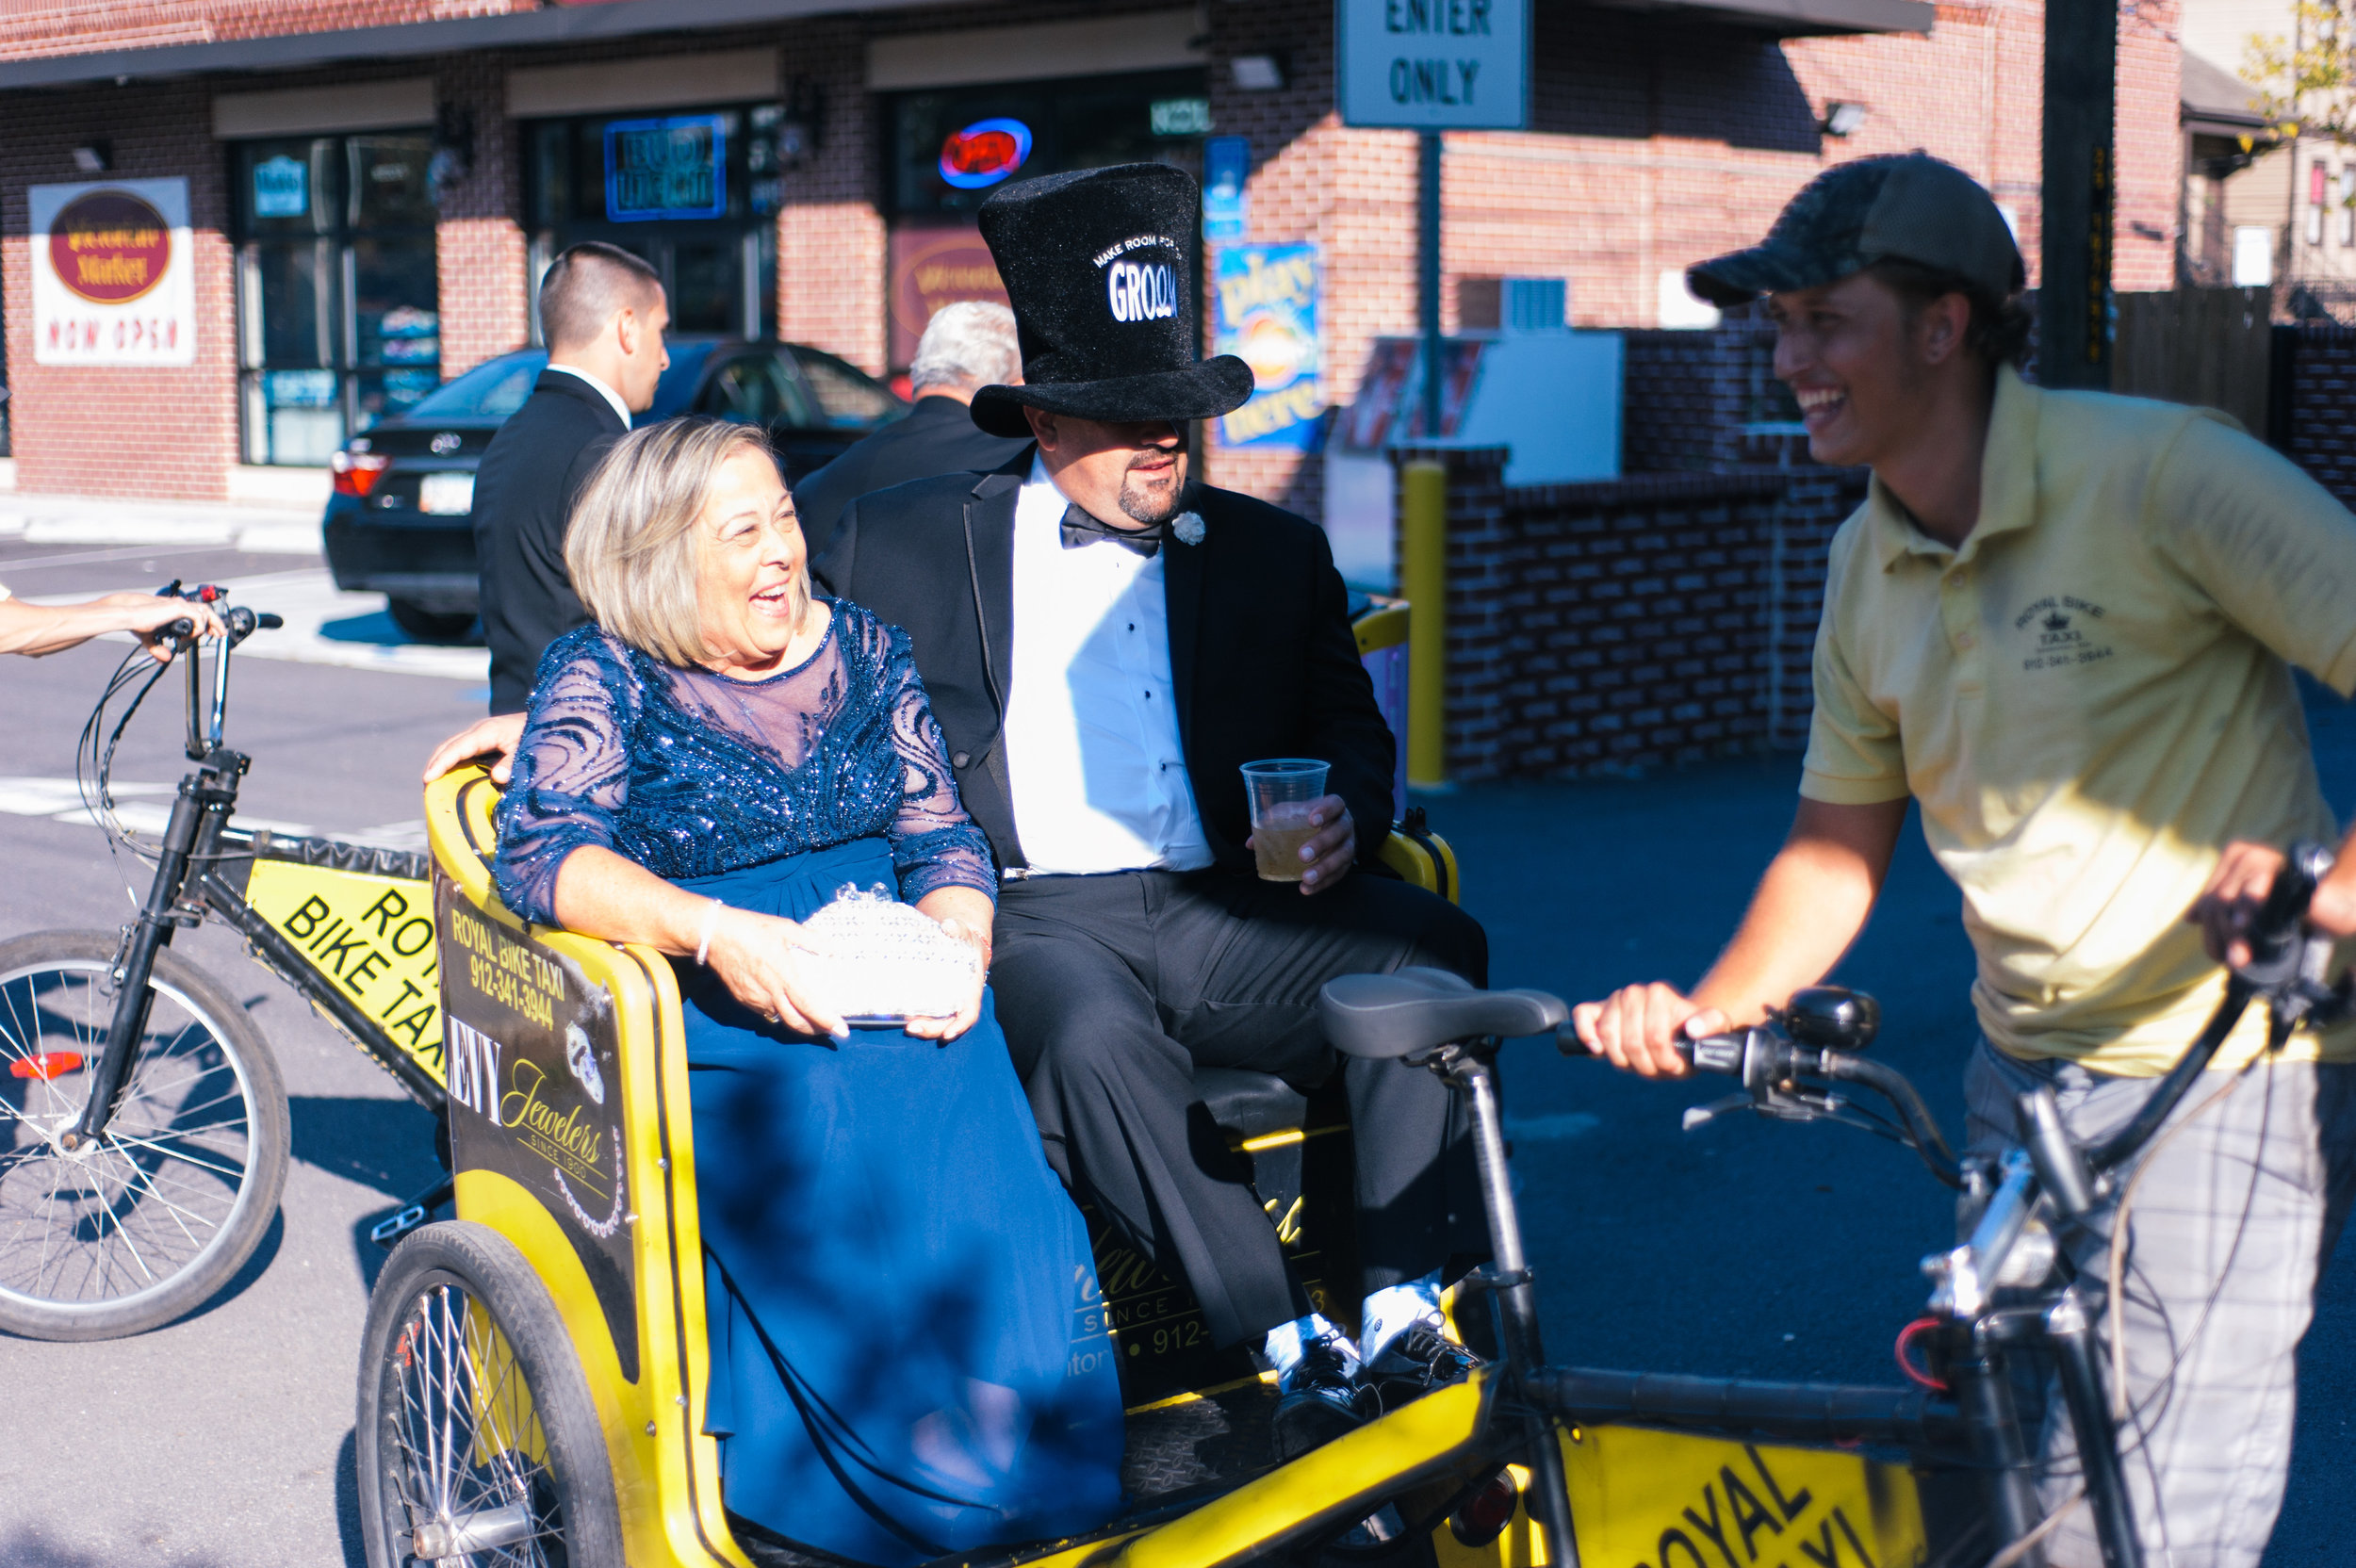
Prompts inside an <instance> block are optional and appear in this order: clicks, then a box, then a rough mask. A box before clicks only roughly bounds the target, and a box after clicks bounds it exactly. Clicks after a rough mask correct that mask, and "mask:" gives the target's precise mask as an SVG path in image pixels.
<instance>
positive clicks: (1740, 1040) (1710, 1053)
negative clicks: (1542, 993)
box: [1554, 1023, 1749, 1078]
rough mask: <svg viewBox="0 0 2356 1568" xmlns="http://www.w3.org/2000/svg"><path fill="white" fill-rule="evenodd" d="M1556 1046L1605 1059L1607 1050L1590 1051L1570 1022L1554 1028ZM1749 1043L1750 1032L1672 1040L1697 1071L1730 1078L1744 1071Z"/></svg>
mask: <svg viewBox="0 0 2356 1568" xmlns="http://www.w3.org/2000/svg"><path fill="white" fill-rule="evenodd" d="M1554 1044H1555V1048H1556V1049H1557V1050H1559V1051H1561V1052H1562V1054H1564V1055H1565V1056H1592V1057H1595V1058H1596V1059H1598V1060H1600V1059H1601V1057H1602V1055H1603V1053H1601V1052H1599V1051H1590V1050H1589V1049H1587V1042H1586V1041H1585V1040H1582V1039H1580V1038H1579V1033H1578V1030H1577V1029H1576V1028H1575V1027H1573V1026H1572V1025H1571V1024H1569V1023H1564V1024H1562V1026H1561V1027H1560V1028H1558V1029H1556V1030H1555V1032H1554ZM1748 1044H1749V1037H1748V1036H1747V1035H1704V1036H1703V1037H1701V1038H1700V1039H1692V1038H1689V1037H1686V1036H1684V1035H1681V1034H1680V1035H1678V1036H1677V1038H1676V1039H1675V1041H1673V1042H1672V1049H1674V1050H1675V1051H1676V1052H1677V1055H1678V1057H1679V1058H1680V1059H1681V1060H1682V1061H1683V1062H1684V1063H1685V1065H1686V1066H1687V1067H1690V1068H1692V1069H1693V1070H1694V1071H1696V1072H1717V1073H1724V1074H1725V1075H1726V1076H1727V1077H1729V1078H1739V1077H1741V1076H1742V1053H1743V1051H1744V1050H1745V1049H1746V1048H1747V1046H1748Z"/></svg>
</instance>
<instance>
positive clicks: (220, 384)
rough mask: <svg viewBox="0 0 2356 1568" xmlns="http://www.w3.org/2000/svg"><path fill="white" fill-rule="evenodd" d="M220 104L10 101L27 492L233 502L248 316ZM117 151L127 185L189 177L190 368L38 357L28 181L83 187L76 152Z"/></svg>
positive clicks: (9, 203)
mask: <svg viewBox="0 0 2356 1568" xmlns="http://www.w3.org/2000/svg"><path fill="white" fill-rule="evenodd" d="M209 101H210V100H209V96H208V94H207V92H206V91H205V89H203V88H200V87H195V86H184V85H179V84H173V85H170V86H164V87H155V88H149V89H146V90H142V91H140V92H138V93H136V94H126V93H121V92H118V91H116V90H114V89H112V88H105V89H100V90H95V91H90V90H77V91H61V92H57V93H36V94H22V93H20V94H15V95H12V96H9V97H6V98H0V288H5V290H6V296H5V316H6V319H7V325H8V372H9V374H8V392H9V400H8V422H9V437H10V442H11V448H12V449H13V450H14V452H15V454H16V464H17V482H18V483H19V484H20V485H21V486H22V487H23V488H25V489H27V490H53V491H54V490H66V491H79V492H82V493H84V494H87V495H93V496H125V497H139V498H163V497H170V498H178V499H188V500H225V499H227V498H228V494H229V474H230V470H231V468H232V466H234V465H235V464H236V462H237V342H236V332H235V322H236V313H235V311H234V309H233V306H232V294H231V281H230V280H231V270H232V269H231V256H230V246H229V241H228V239H227V238H226V231H227V228H228V219H229V211H228V191H227V189H226V188H225V178H224V173H223V166H222V160H221V158H220V157H218V156H211V155H208V156H205V157H202V158H196V159H191V158H190V157H189V156H188V145H189V140H190V138H191V136H198V137H203V138H205V148H206V151H207V152H208V153H210V151H211V147H210V138H209V131H210V128H211V127H210V125H209V123H208V122H207V115H208V104H209ZM94 137H104V138H106V139H108V140H110V141H111V142H112V143H113V146H114V172H115V173H116V174H117V175H118V176H120V177H122V178H123V179H127V180H137V179H155V178H163V177H170V176H180V177H185V178H186V179H187V180H188V219H189V227H190V230H191V236H192V243H193V248H194V252H195V253H194V254H193V255H192V256H190V257H188V261H189V263H190V264H191V265H192V266H193V267H194V269H195V282H196V363H195V364H194V365H193V366H190V367H188V368H185V369H177V368H169V369H147V368H139V369H95V368H68V367H61V366H45V365H39V364H36V363H34V358H33V272H32V253H31V246H30V241H29V239H28V236H29V234H30V232H31V226H32V217H31V212H30V209H29V205H28V201H27V197H26V187H27V186H31V185H48V184H55V183H59V182H65V181H74V180H83V179H87V178H89V176H88V175H85V174H80V173H77V172H75V170H74V147H75V146H76V145H78V144H80V143H82V142H85V141H88V140H90V139H92V138H94Z"/></svg>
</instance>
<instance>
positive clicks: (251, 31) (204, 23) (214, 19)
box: [0, 0, 538, 59]
mask: <svg viewBox="0 0 2356 1568" xmlns="http://www.w3.org/2000/svg"><path fill="white" fill-rule="evenodd" d="M537 7H538V0H145V3H144V4H140V5H137V6H133V5H126V4H123V0H47V3H43V0H29V3H26V0H17V3H15V4H11V5H9V6H8V8H6V9H5V11H0V59H25V58H27V57H37V56H45V55H74V54H81V53H84V52H86V51H90V50H96V49H139V48H150V49H152V48H155V47H158V46H160V45H163V44H168V43H210V42H212V41H215V40H218V39H233V38H275V37H278V36H280V35H282V34H287V33H316V32H325V31H330V30H333V29H335V28H341V27H380V26H386V25H390V24H395V23H401V22H434V21H439V20H441V19H442V18H444V17H452V16H484V15H491V14H496V13H499V12H501V11H518V10H533V9H536V8H537Z"/></svg>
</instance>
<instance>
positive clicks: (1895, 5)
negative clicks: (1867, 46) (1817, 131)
mask: <svg viewBox="0 0 2356 1568" xmlns="http://www.w3.org/2000/svg"><path fill="white" fill-rule="evenodd" d="M1593 3H1594V4H1595V5H1598V6H1604V7H1608V8H1611V9H1612V10H1620V11H1676V12H1677V13H1679V14H1681V15H1686V16H1693V17H1700V18H1707V19H1708V20H1710V21H1712V22H1719V23H1724V24H1726V25H1728V26H1732V27H1741V28H1743V29H1745V30H1747V31H1751V32H1761V33H1767V34H1771V35H1772V36H1774V37H1776V38H1810V37H1822V36H1826V35H1830V34H1835V33H1928V32H1929V31H1930V30H1931V24H1932V23H1933V22H1934V21H1936V20H1937V19H1938V16H1939V8H1938V7H1937V6H1936V5H1934V4H1931V3H1930V0H1593Z"/></svg>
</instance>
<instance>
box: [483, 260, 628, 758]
mask: <svg viewBox="0 0 2356 1568" xmlns="http://www.w3.org/2000/svg"><path fill="white" fill-rule="evenodd" d="M670 319H671V313H670V309H669V306H668V305H667V304H666V303H665V302H664V300H663V283H662V280H661V279H659V278H658V277H657V276H656V275H655V270H654V269H653V268H651V267H649V266H647V265H646V263H645V262H644V261H641V260H640V259H639V258H638V257H636V256H634V255H632V254H630V253H629V252H628V251H625V250H622V249H621V248H620V247H618V246H614V245H605V244H600V243H597V242H596V241H594V240H593V241H591V242H589V243H587V244H582V245H575V246H573V247H572V248H571V249H569V250H567V251H565V252H564V253H563V254H561V255H559V256H558V257H557V258H556V260H555V261H554V262H552V263H550V264H549V266H548V275H547V276H546V277H544V278H542V279H541V281H540V335H541V338H542V340H543V341H545V342H546V343H547V344H548V368H547V369H545V370H543V371H541V372H540V379H539V380H538V381H537V382H536V383H534V384H533V385H532V396H531V397H530V398H528V399H526V400H525V401H524V406H523V407H521V408H519V409H517V410H516V411H515V416H514V417H512V418H510V419H509V420H508V421H507V423H505V424H504V425H501V426H500V427H499V433H498V434H497V435H494V436H493V437H491V444H490V446H489V447H487V448H485V449H483V465H482V466H481V467H480V468H479V469H477V470H476V472H475V481H474V547H475V559H476V561H477V563H478V566H479V569H480V570H481V572H482V574H483V590H482V592H483V640H484V641H485V642H487V643H488V644H489V645H490V647H491V711H492V712H493V713H495V714H498V713H520V712H522V711H523V709H524V703H525V701H526V699H527V698H529V697H530V696H531V695H532V677H533V675H534V674H536V673H537V672H538V670H539V668H540V655H541V653H542V651H543V650H545V649H546V648H547V647H548V645H549V644H550V643H552V642H554V641H555V640H556V639H557V638H558V637H560V636H562V635H564V633H565V632H567V631H570V630H571V629H573V628H575V627H577V626H581V625H582V624H583V623H585V622H586V621H587V620H588V619H589V612H588V611H586V610H584V609H582V608H581V600H580V598H579V597H577V596H575V595H574V593H573V584H572V580H571V579H570V578H569V577H567V576H566V575H565V572H564V519H565V517H566V516H567V515H569V514H570V513H571V511H572V506H573V498H574V497H575V496H576V495H578V494H579V493H580V490H581V485H582V484H583V483H584V482H587V480H588V477H589V472H590V470H591V469H593V468H595V467H596V466H597V460H598V459H599V458H601V457H603V456H604V455H605V450H606V448H607V447H608V446H610V445H611V444H612V443H613V442H614V439H615V438H616V437H618V436H619V435H620V434H621V433H623V432H624V431H626V430H628V429H630V416H631V415H632V414H643V413H645V412H646V409H647V408H649V407H650V406H652V404H653V402H654V388H655V383H656V382H658V381H659V380H661V379H662V376H663V369H664V368H665V367H667V366H668V365H669V364H670V363H671V357H670V355H669V354H668V353H667V352H666V351H664V350H663V328H664V327H666V326H668V325H669V324H670Z"/></svg>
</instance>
